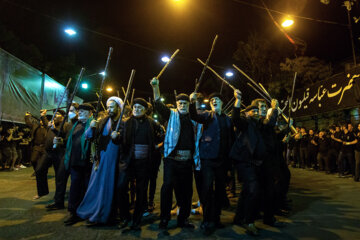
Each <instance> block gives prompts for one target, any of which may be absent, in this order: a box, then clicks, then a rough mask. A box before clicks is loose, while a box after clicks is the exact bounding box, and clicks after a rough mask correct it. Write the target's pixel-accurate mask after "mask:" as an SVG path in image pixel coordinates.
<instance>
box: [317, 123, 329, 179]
mask: <svg viewBox="0 0 360 240" xmlns="http://www.w3.org/2000/svg"><path fill="white" fill-rule="evenodd" d="M316 144H317V146H318V148H319V149H318V154H317V158H316V159H317V162H318V167H319V170H320V171H324V170H325V171H326V173H329V172H330V170H329V169H330V166H329V158H328V147H329V139H327V137H326V136H325V131H323V130H321V131H320V132H319V138H317V139H316Z"/></svg>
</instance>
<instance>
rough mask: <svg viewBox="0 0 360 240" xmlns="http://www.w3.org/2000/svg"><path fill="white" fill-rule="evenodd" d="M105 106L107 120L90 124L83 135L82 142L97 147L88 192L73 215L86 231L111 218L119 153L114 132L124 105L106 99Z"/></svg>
mask: <svg viewBox="0 0 360 240" xmlns="http://www.w3.org/2000/svg"><path fill="white" fill-rule="evenodd" d="M106 106H107V112H108V116H106V117H105V118H103V119H100V121H97V120H93V121H92V122H91V123H90V128H88V129H87V130H86V132H85V136H86V139H90V140H92V141H96V143H97V153H96V155H97V158H98V159H96V160H97V161H95V163H94V164H93V167H92V171H91V176H90V180H89V185H88V189H87V191H86V193H85V196H84V198H83V200H82V202H81V204H80V206H79V207H78V208H77V210H76V214H77V216H79V217H80V218H82V219H88V226H89V227H91V226H95V225H97V224H104V223H108V222H109V221H110V220H113V219H112V218H114V217H115V215H114V211H113V210H114V209H115V204H114V201H113V200H114V196H115V195H114V191H115V184H116V182H115V180H116V173H117V163H118V158H119V153H120V133H119V132H116V131H115V130H116V126H117V123H118V121H119V118H120V114H121V110H122V108H123V107H124V103H123V101H122V100H121V99H120V98H118V97H110V98H109V99H108V100H107V102H106ZM111 214H113V215H111Z"/></svg>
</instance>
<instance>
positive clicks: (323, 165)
mask: <svg viewBox="0 0 360 240" xmlns="http://www.w3.org/2000/svg"><path fill="white" fill-rule="evenodd" d="M327 158H328V156H327V154H326V153H322V152H318V154H317V162H318V165H319V170H320V171H324V170H326V171H329V167H328V166H327V164H328V162H329V161H328V160H327Z"/></svg>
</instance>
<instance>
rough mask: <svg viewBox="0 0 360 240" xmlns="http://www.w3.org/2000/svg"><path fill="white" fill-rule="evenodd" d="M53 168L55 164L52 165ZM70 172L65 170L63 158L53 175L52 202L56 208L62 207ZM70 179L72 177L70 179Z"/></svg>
mask: <svg viewBox="0 0 360 240" xmlns="http://www.w3.org/2000/svg"><path fill="white" fill-rule="evenodd" d="M54 167H55V164H54ZM69 174H70V170H66V169H65V165H64V157H62V158H61V160H60V161H59V163H58V166H57V172H56V173H55V195H54V202H55V204H56V205H58V206H63V205H64V200H65V193H66V185H67V181H68V178H69ZM71 178H72V177H71Z"/></svg>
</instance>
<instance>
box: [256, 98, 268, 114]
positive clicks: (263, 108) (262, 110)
mask: <svg viewBox="0 0 360 240" xmlns="http://www.w3.org/2000/svg"><path fill="white" fill-rule="evenodd" d="M258 107H259V115H260V116H261V117H266V114H267V107H266V103H264V102H262V101H259V103H258Z"/></svg>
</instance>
